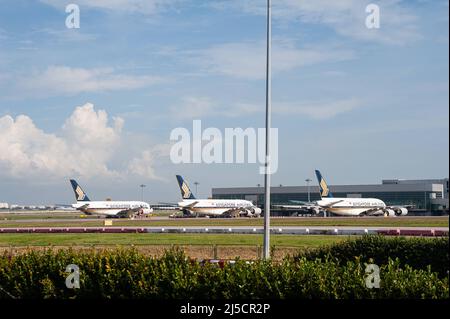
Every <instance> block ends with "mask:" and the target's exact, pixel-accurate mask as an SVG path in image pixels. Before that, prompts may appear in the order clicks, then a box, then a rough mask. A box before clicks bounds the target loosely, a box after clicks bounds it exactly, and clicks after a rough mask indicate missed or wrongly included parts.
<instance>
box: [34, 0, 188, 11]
mask: <svg viewBox="0 0 450 319" xmlns="http://www.w3.org/2000/svg"><path fill="white" fill-rule="evenodd" d="M180 1H181V0H77V1H76V2H74V1H72V0H70V1H69V0H67V1H61V0H41V2H43V3H45V4H48V5H51V6H54V7H56V8H64V7H65V6H66V5H68V4H70V3H76V4H77V5H79V6H80V8H81V9H82V8H89V9H100V10H110V11H117V12H138V13H142V14H147V15H152V14H156V13H158V12H160V11H161V10H164V9H165V8H167V7H170V6H173V5H174V4H176V3H178V2H180Z"/></svg>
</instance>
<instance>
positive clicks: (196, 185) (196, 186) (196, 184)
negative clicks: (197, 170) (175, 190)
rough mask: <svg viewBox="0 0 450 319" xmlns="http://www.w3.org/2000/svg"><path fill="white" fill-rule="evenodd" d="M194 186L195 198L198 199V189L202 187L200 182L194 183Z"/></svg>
mask: <svg viewBox="0 0 450 319" xmlns="http://www.w3.org/2000/svg"><path fill="white" fill-rule="evenodd" d="M194 185H195V196H197V197H198V193H197V188H198V185H200V183H199V182H194Z"/></svg>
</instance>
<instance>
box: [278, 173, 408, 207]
mask: <svg viewBox="0 0 450 319" xmlns="http://www.w3.org/2000/svg"><path fill="white" fill-rule="evenodd" d="M315 172H316V177H317V180H318V182H319V188H320V197H321V199H320V200H318V201H316V202H314V203H313V205H311V203H308V205H296V206H295V205H280V206H281V207H282V208H297V209H306V210H310V211H315V212H316V213H318V212H319V211H324V212H327V213H332V214H336V215H341V216H379V215H384V216H403V215H406V214H408V209H407V208H406V207H401V206H387V205H386V204H385V203H384V202H383V201H382V200H381V199H378V198H347V197H341V198H339V197H333V194H332V193H331V191H330V189H329V188H328V185H327V183H326V182H325V179H324V178H323V177H322V174H321V173H320V171H318V170H316V171H315Z"/></svg>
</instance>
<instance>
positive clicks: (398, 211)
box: [395, 207, 408, 216]
mask: <svg viewBox="0 0 450 319" xmlns="http://www.w3.org/2000/svg"><path fill="white" fill-rule="evenodd" d="M407 214H408V209H406V208H405V207H398V208H396V209H395V215H396V216H405V215H407Z"/></svg>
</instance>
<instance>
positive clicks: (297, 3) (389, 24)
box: [212, 0, 421, 45]
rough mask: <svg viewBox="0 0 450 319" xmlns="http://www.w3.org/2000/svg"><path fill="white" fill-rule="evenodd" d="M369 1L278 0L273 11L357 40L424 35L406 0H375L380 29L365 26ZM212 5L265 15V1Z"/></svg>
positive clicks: (401, 39) (227, 1)
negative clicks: (321, 25)
mask: <svg viewBox="0 0 450 319" xmlns="http://www.w3.org/2000/svg"><path fill="white" fill-rule="evenodd" d="M372 2H373V1H372ZM369 3H371V2H370V1H361V0H339V1H336V0H314V1H310V0H279V1H274V2H273V4H272V12H273V14H272V15H273V18H274V19H275V20H278V21H281V22H292V23H295V22H296V21H301V22H304V23H311V24H323V25H326V26H328V27H330V28H332V29H333V30H335V31H336V32H337V33H338V34H341V35H343V36H348V37H351V38H353V39H357V40H364V41H375V42H379V43H385V44H391V45H399V44H400V45H401V44H406V43H410V42H413V41H416V40H418V39H420V38H421V36H420V33H419V31H418V28H417V27H416V24H417V23H418V18H417V17H416V16H415V15H414V14H412V13H411V10H409V9H408V7H407V1H401V0H379V1H376V2H373V3H376V4H377V5H378V6H379V7H380V20H381V28H380V29H368V28H366V25H365V20H366V17H367V16H368V13H366V11H365V10H366V6H367V5H368V4H369ZM212 6H213V7H215V8H217V9H221V10H229V9H230V8H231V9H235V10H238V11H241V12H244V13H246V14H254V15H266V8H265V1H259V0H246V1H241V0H225V1H221V2H218V3H215V4H213V5H212Z"/></svg>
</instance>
